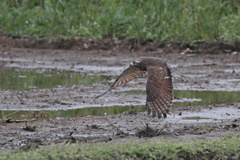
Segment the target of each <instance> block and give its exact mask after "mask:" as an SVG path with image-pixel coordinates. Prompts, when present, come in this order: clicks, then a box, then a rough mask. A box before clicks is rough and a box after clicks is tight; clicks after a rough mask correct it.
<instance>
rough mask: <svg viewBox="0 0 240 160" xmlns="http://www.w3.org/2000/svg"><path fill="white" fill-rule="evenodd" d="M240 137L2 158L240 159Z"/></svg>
mask: <svg viewBox="0 0 240 160" xmlns="http://www.w3.org/2000/svg"><path fill="white" fill-rule="evenodd" d="M239 157H240V138H239V137H230V138H222V139H218V140H213V141H192V142H178V143H173V142H143V143H136V142H129V143H123V144H117V145H116V144H110V143H108V144H102V143H101V144H85V145H83V144H81V145H77V144H74V145H70V144H61V145H52V146H47V147H42V148H40V149H37V150H32V151H27V152H21V153H7V154H2V155H0V160H8V159H15V160H18V159H19V160H21V159H28V160H32V159H38V160H45V159H46V160H47V159H49V160H50V159H51V160H57V159H61V160H64V159H68V160H69V159H71V160H77V159H96V160H98V159H99V160H100V159H110V160H111V159H114V160H115V159H119V160H121V159H172V160H179V159H222V160H224V159H232V160H234V159H236V160H237V159H238V158H239Z"/></svg>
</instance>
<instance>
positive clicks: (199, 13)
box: [0, 0, 240, 42]
mask: <svg viewBox="0 0 240 160" xmlns="http://www.w3.org/2000/svg"><path fill="white" fill-rule="evenodd" d="M239 6H240V2H239V1H238V0H231V1H227V0H215V1H209V0H194V1H188V0H160V1H154V0H149V1H144V0H128V1H120V0H81V1H78V0H71V1H69V0H40V1H37V0H21V1H15V0H3V1H1V2H0V10H1V13H0V28H1V30H3V31H4V32H5V33H7V34H10V35H13V36H18V37H29V36H37V37H61V38H70V37H74V38H93V39H98V38H103V37H110V38H125V37H128V38H137V39H160V40H168V41H183V42H193V41H199V40H224V41H229V42H234V41H237V40H240V31H239V28H240V21H239V20H240V9H239Z"/></svg>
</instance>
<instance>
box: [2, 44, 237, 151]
mask: <svg viewBox="0 0 240 160" xmlns="http://www.w3.org/2000/svg"><path fill="white" fill-rule="evenodd" d="M126 44H127V42H126ZM40 45H43V44H40ZM79 45H81V44H79ZM104 45H106V44H101V47H95V48H94V47H92V48H91V47H88V44H82V46H83V47H82V48H81V49H79V48H71V49H68V50H60V49H36V48H35V49H33V48H31V47H29V46H24V45H22V46H23V47H22V46H20V47H21V48H16V47H19V46H18V45H10V46H1V47H2V48H1V50H0V62H1V63H0V66H1V69H3V68H13V67H14V68H27V69H36V68H43V69H55V70H65V71H74V72H78V73H80V74H85V75H92V74H94V75H115V76H117V75H119V74H120V73H121V72H122V71H123V69H124V68H126V67H127V66H128V65H129V63H130V62H131V61H133V60H137V59H138V58H139V57H141V56H155V57H161V58H163V59H164V60H166V61H167V63H169V65H170V67H171V70H172V73H173V86H174V89H178V90H215V91H219V90H221V91H240V83H239V82H240V53H239V50H234V48H233V50H226V49H225V48H224V52H223V50H218V49H219V44H218V45H217V46H218V47H215V48H216V50H215V51H214V52H215V53H214V54H213V53H212V52H211V53H208V52H204V53H203V52H201V53H199V52H196V51H194V50H192V48H187V47H185V48H182V47H180V48H176V46H175V45H172V46H171V44H165V45H164V46H161V47H159V46H157V45H149V46H148V45H144V47H142V48H141V47H139V48H138V49H137V50H134V49H132V44H131V45H129V47H125V48H123V49H121V48H120V47H119V46H117V45H116V47H110V48H108V47H106V48H104ZM60 46H61V45H60ZM84 46H85V48H84ZM37 48H39V47H37ZM40 48H44V47H40ZM50 48H51V47H50ZM53 48H54V47H53ZM60 48H61V47H60ZM203 49H205V50H204V51H207V50H206V46H204V47H203ZM198 50H201V48H200V49H199V48H198ZM218 51H219V53H218ZM112 81H113V80H112ZM145 81H146V80H145V79H144V78H142V79H139V80H136V81H133V82H131V83H129V84H128V85H126V86H125V87H122V88H119V89H118V90H115V91H113V92H111V93H109V94H107V95H105V96H104V97H101V98H99V99H95V98H94V97H95V96H96V95H99V94H101V93H102V92H104V91H105V90H106V89H108V87H109V85H108V84H106V83H99V84H94V85H81V84H79V85H73V86H58V87H56V88H49V89H39V90H38V89H35V90H31V91H11V90H8V91H0V94H1V96H0V101H1V104H0V110H58V109H73V108H82V107H98V106H113V105H120V106H121V105H122V106H124V105H144V104H145V98H146V97H145V95H144V94H127V93H124V92H119V91H123V90H133V89H142V90H144V89H145ZM191 116H199V117H207V118H206V119H188V120H186V119H184V117H185V118H186V117H191ZM0 135H1V136H0V149H1V152H5V151H19V150H26V149H30V148H36V147H39V146H42V145H46V144H49V143H51V142H53V143H61V142H65V141H70V142H73V143H75V142H79V143H106V142H107V143H121V142H125V141H131V140H136V141H151V140H153V141H163V140H170V141H189V140H193V139H215V138H219V137H223V136H230V135H238V136H239V135H240V102H235V103H228V104H212V105H203V106H197V107H190V106H186V107H181V108H179V107H177V106H176V105H174V106H173V107H172V109H171V115H169V116H168V117H167V118H166V119H160V120H159V119H157V118H151V117H148V116H147V113H146V112H141V113H136V112H134V111H129V112H125V113H122V114H116V115H105V116H91V115H89V116H83V117H72V118H61V117H59V118H56V119H45V120H38V119H32V120H27V121H14V120H9V119H2V120H1V122H0Z"/></svg>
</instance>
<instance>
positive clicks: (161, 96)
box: [146, 64, 173, 118]
mask: <svg viewBox="0 0 240 160" xmlns="http://www.w3.org/2000/svg"><path fill="white" fill-rule="evenodd" d="M147 72H148V80H147V87H146V89H147V103H146V106H147V108H148V114H152V116H153V117H155V116H156V113H157V116H158V118H161V117H162V115H163V116H164V117H165V118H166V117H167V113H168V112H169V107H170V106H171V105H172V99H173V95H172V89H173V88H172V77H171V72H170V69H169V68H168V66H167V65H166V64H164V65H162V66H149V67H148V68H147Z"/></svg>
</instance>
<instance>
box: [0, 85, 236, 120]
mask: <svg viewBox="0 0 240 160" xmlns="http://www.w3.org/2000/svg"><path fill="white" fill-rule="evenodd" d="M124 92H127V93H135V94H137V93H141V94H143V93H145V92H144V91H136V90H134V91H124ZM174 95H175V97H181V98H179V99H176V100H174V101H175V102H174V105H175V106H198V105H208V104H221V103H233V102H239V101H240V97H239V95H240V92H236V91H234V92H227V91H188V90H183V91H180V90H176V91H174ZM145 110H146V109H145V106H109V107H88V108H81V109H69V110H57V111H44V110H43V111H0V113H1V115H0V119H8V118H10V119H48V118H58V117H79V116H87V115H98V116H103V115H112V114H118V113H123V112H126V111H130V113H132V114H134V113H135V112H142V111H145ZM186 119H198V120H199V119H201V118H199V117H198V116H197V117H188V118H186Z"/></svg>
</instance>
